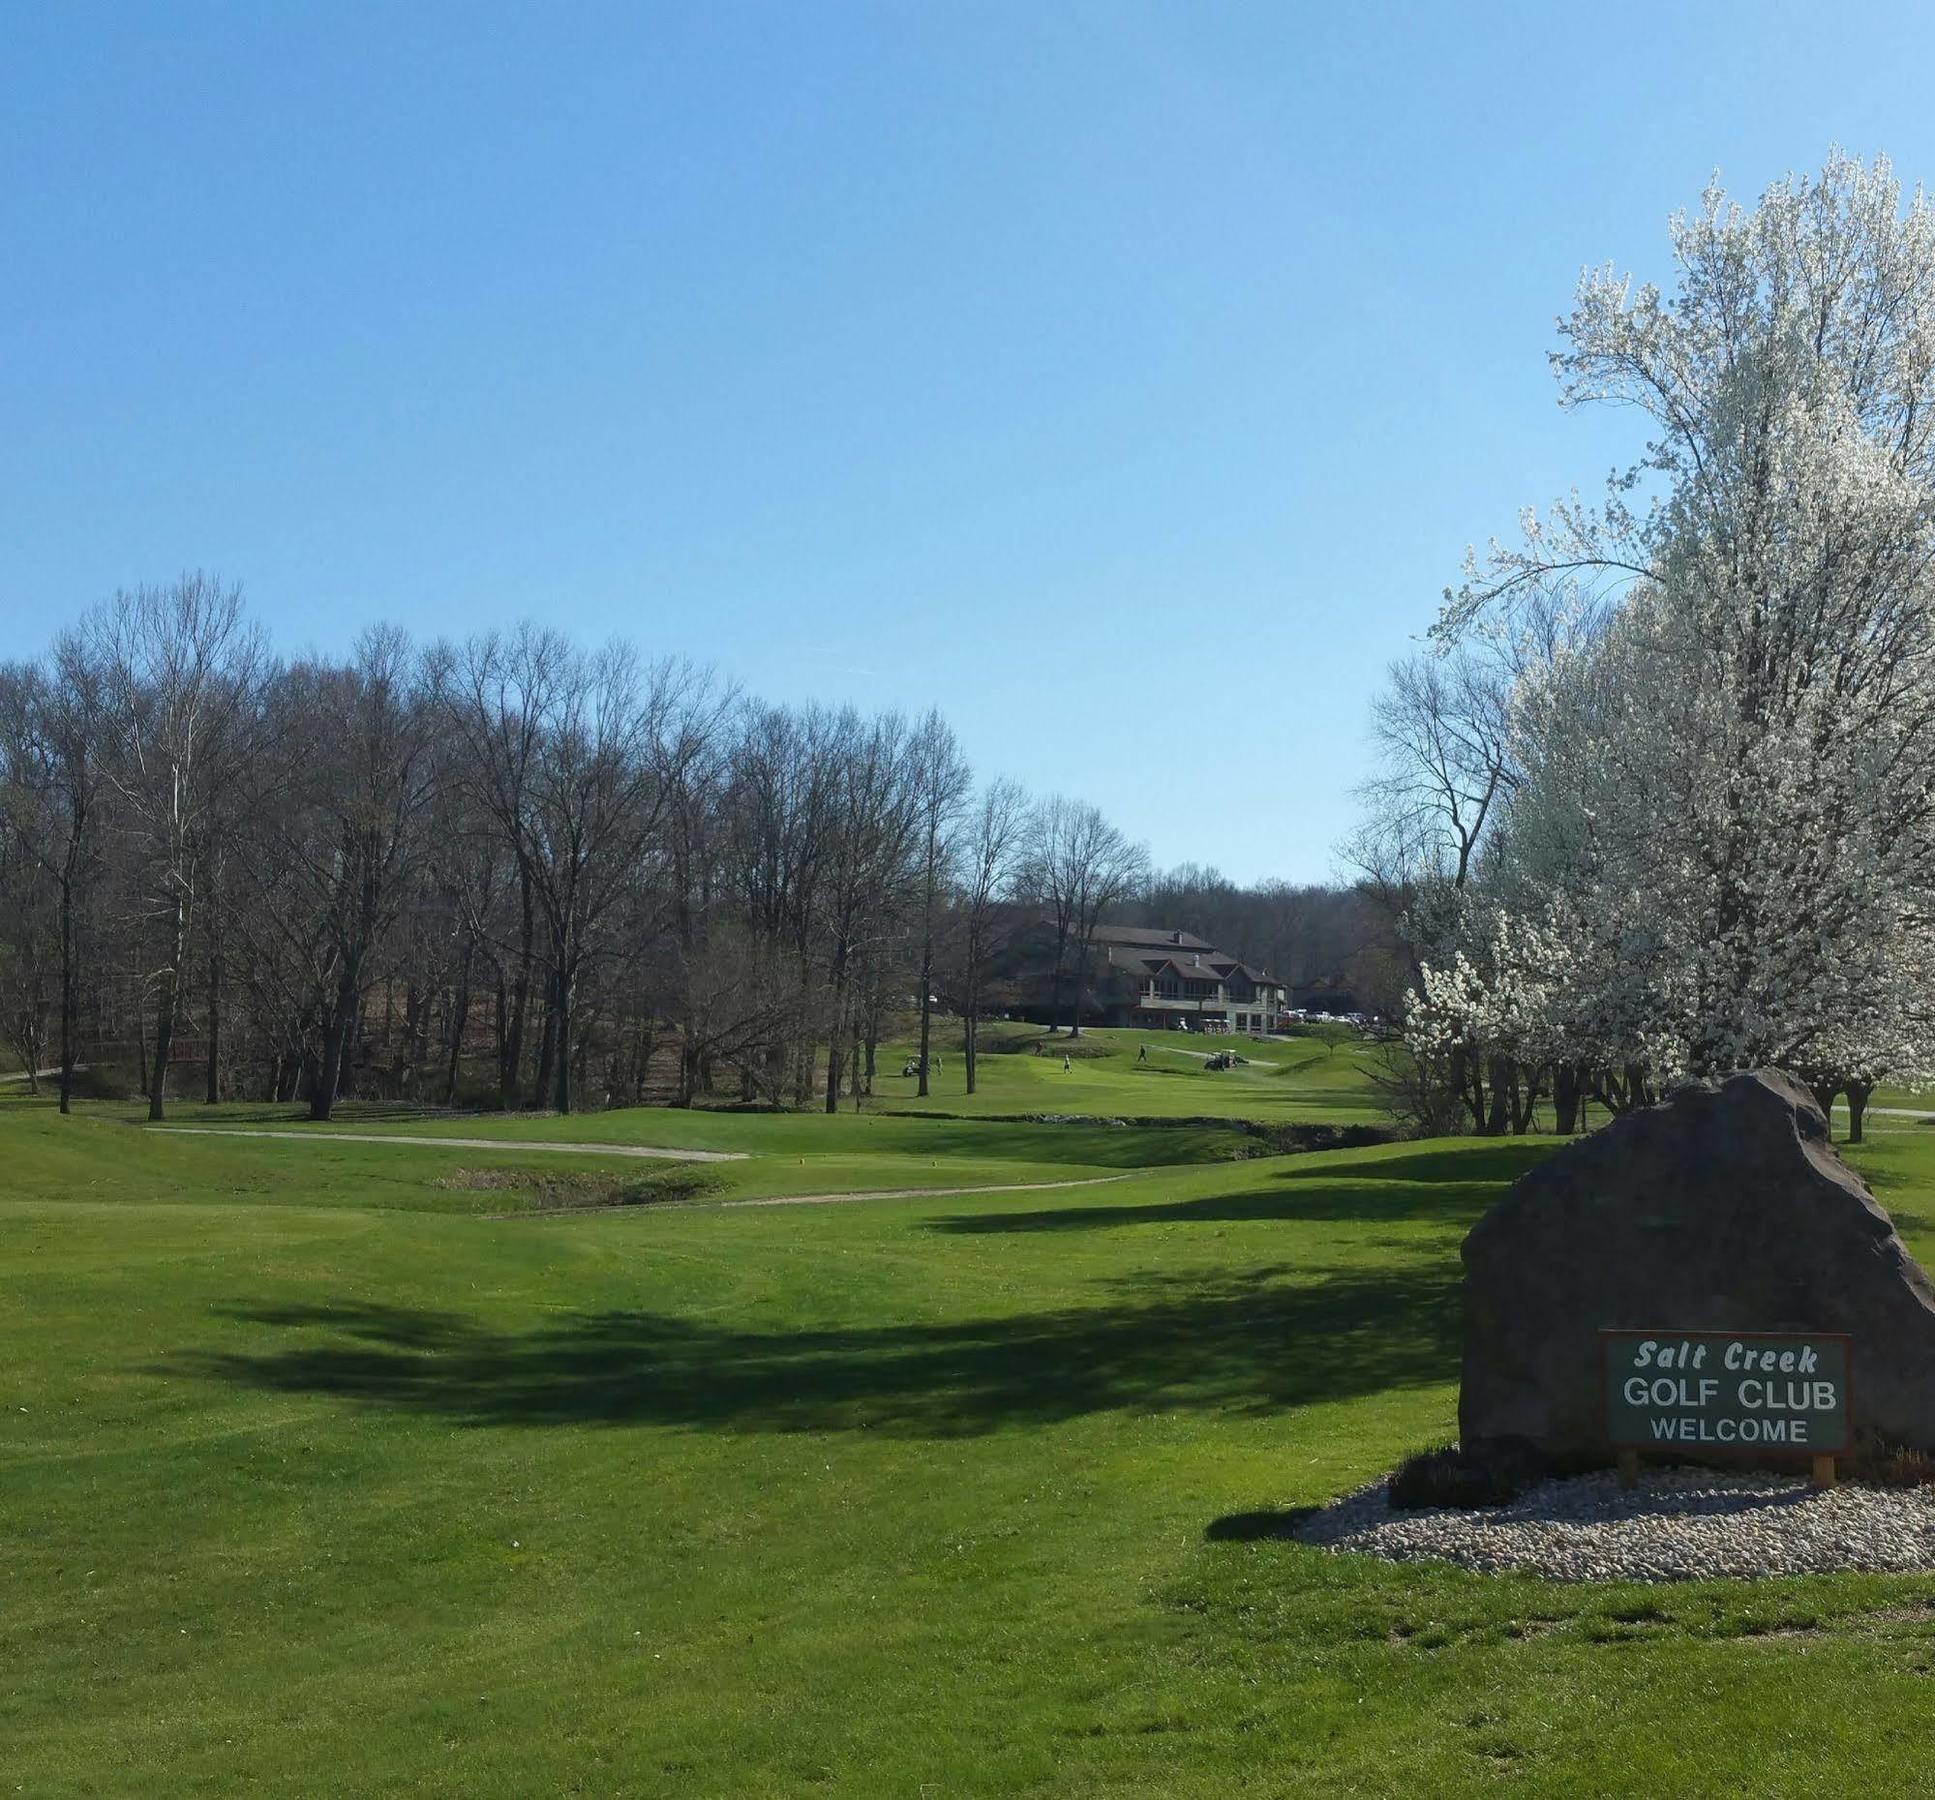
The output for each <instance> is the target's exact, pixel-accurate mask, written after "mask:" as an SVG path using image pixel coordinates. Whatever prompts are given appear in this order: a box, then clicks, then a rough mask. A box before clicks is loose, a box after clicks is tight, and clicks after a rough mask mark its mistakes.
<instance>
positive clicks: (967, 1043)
mask: <svg viewBox="0 0 1935 1800" xmlns="http://www.w3.org/2000/svg"><path fill="white" fill-rule="evenodd" d="M979 1022H980V1021H979V1019H978V1017H977V1015H976V1011H975V1006H974V1002H973V1001H971V1000H970V1001H969V1002H968V1005H967V1016H966V1017H965V1018H964V1019H963V1020H962V1021H961V1056H962V1060H963V1061H964V1062H965V1063H966V1064H967V1091H968V1092H969V1093H970V1094H971V1093H973V1092H974V1058H975V1053H976V1051H977V1050H978V1049H979V1048H980V1046H979V1044H978V1042H977V1039H978V1038H979V1036H980V1034H979V1032H977V1031H976V1030H975V1027H976V1025H977V1024H978V1023H979Z"/></svg>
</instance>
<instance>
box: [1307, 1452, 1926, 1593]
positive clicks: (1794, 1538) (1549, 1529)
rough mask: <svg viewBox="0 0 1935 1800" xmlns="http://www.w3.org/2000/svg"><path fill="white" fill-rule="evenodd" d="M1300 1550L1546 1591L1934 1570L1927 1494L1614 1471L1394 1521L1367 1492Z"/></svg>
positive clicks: (1380, 1494)
mask: <svg viewBox="0 0 1935 1800" xmlns="http://www.w3.org/2000/svg"><path fill="white" fill-rule="evenodd" d="M1297 1536H1298V1537H1300V1538H1301V1539H1303V1541H1304V1542H1305V1543H1309V1544H1316V1545H1319V1546H1321V1547H1322V1548H1324V1549H1326V1550H1333V1551H1334V1550H1356V1551H1362V1552H1365V1553H1366V1554H1368V1555H1371V1556H1379V1557H1382V1558H1384V1559H1385V1560H1386V1561H1387V1562H1415V1561H1419V1560H1421V1559H1425V1558H1435V1559H1438V1560H1441V1561H1445V1562H1453V1563H1458V1564H1461V1565H1462V1566H1463V1567H1465V1568H1467V1569H1477V1570H1480V1571H1482V1572H1484V1573H1487V1574H1502V1573H1505V1572H1506V1571H1518V1572H1522V1573H1524V1574H1528V1575H1544V1576H1547V1577H1549V1578H1550V1579H1552V1580H1555V1581H1697V1580H1704V1579H1708V1578H1711V1577H1714V1576H1756V1575H1820V1574H1827V1573H1831V1572H1832V1571H1835V1570H1840V1569H1865V1570H1869V1571H1874V1572H1879V1573H1889V1572H1898V1571H1902V1570H1910V1569H1935V1491H1931V1490H1930V1489H1927V1488H1861V1487H1836V1488H1829V1489H1825V1490H1816V1489H1815V1488H1812V1487H1810V1486H1809V1485H1808V1483H1807V1482H1805V1481H1803V1480H1799V1479H1796V1478H1793V1477H1789V1476H1782V1475H1773V1474H1768V1473H1764V1472H1760V1471H1755V1472H1751V1473H1744V1474H1737V1475H1736V1474H1729V1473H1727V1472H1725V1471H1722V1470H1715V1469H1692V1468H1686V1469H1649V1470H1646V1471H1644V1472H1642V1474H1641V1476H1640V1479H1639V1485H1638V1486H1637V1487H1634V1488H1630V1489H1628V1488H1622V1487H1621V1486H1620V1485H1619V1477H1618V1476H1617V1474H1615V1473H1614V1472H1613V1471H1611V1470H1606V1471H1603V1472H1601V1473H1598V1474H1592V1475H1578V1476H1573V1477H1570V1478H1567V1479H1564V1480H1553V1481H1542V1482H1540V1483H1539V1484H1538V1485H1537V1486H1536V1487H1531V1488H1527V1489H1526V1491H1525V1492H1524V1493H1523V1494H1521V1495H1520V1496H1519V1497H1518V1498H1517V1499H1516V1500H1514V1501H1513V1502H1512V1503H1511V1504H1510V1505H1509V1506H1488V1507H1479V1508H1475V1509H1473V1510H1471V1511H1468V1512H1467V1511H1453V1510H1450V1509H1446V1508H1436V1507H1432V1508H1423V1509H1420V1510H1418V1511H1415V1512H1399V1511H1395V1510H1393V1508H1392V1507H1391V1505H1390V1503H1389V1501H1388V1500H1387V1499H1386V1497H1385V1483H1384V1482H1382V1481H1376V1482H1373V1483H1372V1484H1371V1485H1370V1486H1369V1487H1366V1488H1360V1489H1359V1490H1358V1491H1357V1492H1356V1493H1354V1494H1346V1495H1345V1496H1344V1497H1343V1498H1342V1499H1341V1500H1336V1501H1333V1502H1332V1503H1331V1504H1330V1505H1329V1506H1326V1507H1324V1508H1323V1509H1322V1510H1321V1511H1319V1512H1317V1513H1315V1514H1313V1515H1312V1516H1311V1517H1310V1518H1309V1519H1307V1520H1305V1521H1304V1523H1303V1524H1302V1525H1301V1526H1300V1527H1299V1528H1298V1530H1297Z"/></svg>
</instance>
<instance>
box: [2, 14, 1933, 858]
mask: <svg viewBox="0 0 1935 1800" xmlns="http://www.w3.org/2000/svg"><path fill="white" fill-rule="evenodd" d="M1931 52H1935V14H1930V13H1929V12H1927V11H1926V10H1924V9H1920V8H1915V7H1903V8H1900V9H1898V10H1896V9H1888V8H1861V7H1857V8H1839V7H1837V8H1834V9H1828V8H1825V7H1813V8H1802V7H1786V6H1780V5H1752V6H1726V5H1709V4H1703V5H1701V6H1698V7H1689V6H1646V5H1639V6H1628V7H1622V8H1606V7H1591V8H1579V9H1570V10H1569V11H1568V12H1567V13H1565V14H1562V13H1561V12H1560V10H1559V9H1556V8H1551V7H1546V6H1536V7H1534V6H1527V7H1476V8H1456V9H1454V8H1451V7H1424V6H1420V7H1377V6H1350V7H1343V6H1335V5H1323V6H1312V7H1297V6H1290V5H1281V4H1278V5H1254V6H1236V5H1227V6H1218V5H1207V4H1194V5H1183V4H1176V5H1170V6H1143V5H1135V4H1129V3H1127V0H1121V3H1117V4H1109V5H1079V4H1078V5H1055V6H1042V5H1039V4H1034V3H1028V4H1015V5H972V4H947V3H945V0H931V3H915V0H900V3H897V4H882V5H878V6H863V5H832V4H828V5H811V4H806V3H804V0H792V3H790V4H780V5H773V6H742V5H735V4H731V3H730V0H725V3H721V0H704V3H699V0H694V3H693V4H689V5H680V6H653V5H647V4H642V3H638V4H628V5H616V6H593V5H569V4H566V5H556V6H549V5H546V6H535V5H530V4H528V3H527V4H518V5H495V4H487V3H486V0H467V3H466V4H461V5H437V4H430V3H426V0H413V3H412V4H410V5H407V6H406V5H380V6H360V5H353V4H349V3H347V0H337V3H332V4H326V5H316V6H300V7H299V6H292V5H276V4H272V3H270V0H253V3H251V4H238V5H232V6H224V5H214V4H207V5H201V4H196V5H189V4H183V5H177V6H169V7H158V6H144V5H141V4H138V3H136V0H115V3H114V4H111V5H104V6H98V7H90V6H88V5H84V4H80V3H79V0H63V3H62V4H60V5H56V6H35V5H31V4H29V3H28V0H5V3H0V80H3V81H4V88H3V89H0V91H3V92H4V94H5V101H4V104H3V105H0V157H3V158H4V162H3V163H0V170H3V173H0V246H3V247H4V251H3V253H0V655H23V654H29V653H32V652H34V651H35V650H37V649H38V648H40V647H41V646H42V645H43V644H44V643H45V641H46V640H47V638H48V636H49V635H50V634H51V632H52V631H53V630H54V629H55V628H56V627H58V626H59V625H61V624H62V623H64V622H66V621H67V620H69V619H71V618H73V617H74V616H76V615H78V613H79V612H80V611H82V610H83V609H84V608H85V607H86V606H87V605H89V604H90V603H92V602H93V601H95V600H97V599H98V598H100V597H102V596H103V595H105V594H108V593H110V592H112V590H113V589H115V588H116V587H117V586H128V585H133V584H136V583H138V582H141V581H144V580H159V579H166V578H167V577H169V576H171V575H172V574H174V573H176V572H178V571H180V570H182V569H184V568H190V567H202V568H209V569H213V570H218V571H220V572H222V573H224V574H227V575H231V576H233V577H235V578H238V579H240V580H241V581H243V582H244V583H245V585H246V587H247V589H248V592H249V594H250V596H251V600H252V602H253V604H254V607H255V609H256V611H257V613H258V614H259V616H261V617H262V618H263V619H264V620H265V621H266V622H267V624H268V625H269V627H270V630H271V632H272V633H273V635H274V637H275V639H276V641H277V642H278V643H279V644H280V645H281V646H282V647H284V648H290V649H293V648H298V647H304V646H310V645H314V646H319V647H322V648H325V649H332V648H340V647H342V646H343V645H345V644H346V643H347V642H348V641H349V640H350V639H351V638H352V637H353V636H354V634H355V632H356V631H357V629H358V628H359V627H360V626H362V625H363V624H365V623H367V622H369V621H371V620H375V619H380V618H390V619H396V620H399V621H401V622H403V623H404V624H406V625H408V626H409V627H410V628H411V629H412V630H413V631H415V632H416V633H417V634H418V635H420V636H426V637H427V636H435V635H439V634H462V633H464V632H468V631H471V630H476V629H479V628H481V627H484V626H488V625H493V624H509V623H512V622H514V621H515V620H517V619H519V618H521V617H525V616H532V617H537V618H541V619H544V620H546V621H549V622H554V623H558V624H561V625H565V626H568V627H569V628H570V629H571V630H573V631H574V632H576V633H578V634H579V635H581V636H583V637H585V638H587V639H598V638H603V637H605V636H608V635H611V634H614V633H617V634H623V635H626V636H629V637H631V638H633V639H635V640H636V641H637V642H638V643H639V644H640V645H641V646H643V647H644V648H646V649H647V650H649V651H652V652H655V653H658V652H675V653H680V654H685V655H689V656H692V657H694V658H697V659H699V660H702V661H708V662H711V663H714V664H716V665H717V666H718V668H719V669H720V670H721V671H722V673H725V674H727V675H729V676H731V677H733V678H734V679H736V680H738V681H739V682H741V683H743V684H744V685H745V686H746V687H747V688H748V689H750V690H752V691H754V692H757V693H760V694H763V695H766V696H769V697H772V698H776V699H786V700H807V699H822V700H829V701H837V700H853V701H856V702H858V703H861V704H863V705H895V706H901V707H905V708H909V709H915V708H921V707H925V706H927V705H929V704H939V705H940V706H941V707H943V708H944V710H945V711H946V712H947V714H948V715H949V717H950V718H951V719H952V720H953V721H954V722H955V724H956V726H957V728H958V729H959V731H960V733H961V735H962V737H963V739H964V741H965V743H966V745H967V747H968V749H969V752H970V754H971V755H972V757H973V759H974V761H975V763H976V765H977V767H978V768H980V769H982V770H983V771H986V772H990V773H993V772H1004V773H1009V774H1013V775H1016V776H1018V777H1020V778H1021V779H1023V780H1024V781H1026V782H1028V783H1029V784H1030V785H1031V786H1033V787H1035V788H1037V789H1043V790H1046V789H1051V788H1054V789H1060V790H1063V791H1066V792H1069V793H1073V794H1077V795H1080V796H1083V797H1085V798H1089V799H1093V800H1095V801H1097V802H1099V803H1100V804H1101V805H1103V806H1104V807H1105V808H1107V809H1108V810H1109V811H1110V812H1111V814H1112V815H1113V816H1115V817H1116V818H1117V819H1118V820H1119V821H1120V822H1121V823H1122V824H1123V825H1124V826H1125V827H1126V828H1127V829H1129V830H1130V831H1131V832H1132V833H1134V834H1135V835H1137V836H1138V837H1141V838H1143V839H1144V840H1146V841H1147V843H1148V844H1149V846H1150V849H1151V852H1152V854H1153V855H1154V856H1155V857H1156V859H1157V860H1158V861H1159V862H1162V863H1173V862H1177V861H1181V860H1184V859H1195V860H1202V861H1212V862H1216V863H1219V864H1220V865H1222V866H1223V867H1224V868H1225V869H1226V870H1227V871H1228V872H1229V873H1231V874H1233V875H1235V876H1238V877H1240V878H1245V879H1250V878H1258V877H1264V876H1273V875H1281V876H1285V877H1289V878H1292V879H1311V878H1319V877H1322V876H1324V875H1326V874H1328V873H1330V872H1331V871H1332V869H1333V867H1334V860H1333V847H1334V845H1335V844H1336V842H1337V840H1338V839H1339V837H1340V836H1341V835H1342V834H1343V833H1344V832H1345V831H1346V830H1347V828H1348V826H1349V823H1350V819H1351V815H1352V802H1351V798H1350V793H1349V789H1350V786H1351V784H1352V783H1353V782H1354V781H1356V780H1357V779H1359V778H1360V777H1361V775H1362V773H1363V770H1364V758H1365V728H1364V719H1365V706H1366V701H1367V699H1368V697H1369V695H1370V693H1371V692H1372V691H1373V690H1374V689H1375V687H1376V686H1377V683H1378V681H1379V678H1380V673H1381V671H1382V669H1383V667H1384V666H1385V664H1386V663H1387V662H1388V661H1389V660H1390V659H1391V658H1392V657H1393V656H1395V655H1398V654H1400V653H1402V652H1403V651H1404V650H1405V648H1406V646H1407V641H1408V640H1409V639H1410V638H1412V637H1414V636H1415V635H1416V634H1417V633H1419V632H1421V631H1422V630H1423V628H1424V627H1425V626H1426V625H1427V624H1428V623H1429V622H1430V619H1431V617H1432V614H1433V610H1434V608H1435V605H1436V597H1437V595H1438V593H1439V591H1440V590H1441V588H1442V587H1443V585H1444V584H1445V582H1446V581H1447V580H1448V579H1451V578H1452V577H1453V576H1454V575H1455V573H1456V569H1457V564H1458V559H1459V556H1460V554H1461V551H1462V548H1463V546H1464V545H1465V543H1466V542H1467V541H1469V540H1472V539H1474V538H1478V539H1482V538H1483V537H1485V536H1486V535H1488V534H1489V533H1491V532H1492V531H1494V530H1498V531H1505V530H1508V529H1509V528H1510V526H1511V524H1512V521H1513V520H1514V518H1515V517H1516V514H1517V511H1518V508H1519V507H1520V506H1521V505H1522V504H1524V503H1526V502H1530V501H1543V500H1545V499H1547V498H1549V497H1550V496H1551V495H1552V494H1553V493H1555V492H1558V491H1561V490H1563V489H1564V488H1566V487H1568V486H1571V485H1573V484H1575V483H1577V484H1583V485H1587V486H1590V485H1593V484H1594V483H1596V482H1597V480H1598V478H1599V477H1600V475H1601V474H1602V473H1603V472H1604V471H1605V469H1606V468H1607V467H1608V466H1609V465H1610V464H1611V463H1612V462H1614V461H1615V460H1618V459H1619V458H1620V457H1621V456H1622V455H1623V454H1624V453H1625V452H1626V450H1627V449H1628V448H1629V447H1630V445H1631V441H1632V423H1631V421H1630V420H1628V419H1625V418H1622V417H1619V416H1612V415H1600V416H1596V417H1595V416H1586V415H1570V416H1568V415H1564V414H1561V413H1560V412H1559V410H1558V408H1557V405H1556V402H1555V398H1554V389H1553V386H1552V382H1551V379H1550V376H1549V374H1548V372H1547V369H1546V365H1545V353H1546V351H1547V350H1548V349H1549V348H1550V347H1551V346H1552V344H1553V342H1554V334H1553V320H1554V317H1555V315H1556V314H1557V313H1558V312H1559V311H1561V310H1562V309H1563V307H1564V306H1565V303H1566V301H1567V298H1568V296H1569V294H1570V292H1571V289H1572V285H1573V283H1574V281H1575V279H1576V277H1577V274H1578V271H1579V269H1580V267H1581V265H1583V264H1587V263H1598V262H1603V261H1607V260H1613V261H1617V262H1619V263H1621V264H1622V265H1625V266H1630V267H1633V268H1636V269H1637V270H1639V271H1640V272H1641V273H1644V274H1653V275H1664V274H1666V272H1667V271H1666V266H1665V255H1664V245H1665V236H1664V221H1665V218H1666V215H1667V214H1668V213H1669V212H1670V211H1671V210H1672V209H1673V208H1675V207H1676V206H1681V205H1690V204H1692V203H1693V202H1694V201H1695V200H1696V199H1697V197H1698V194H1699V191H1700V188H1701V186H1702V184H1703V182H1704V180H1705V178H1706V177H1707V175H1708V174H1709V172H1710V171H1712V170H1713V169H1715V168H1716V167H1717V168H1719V169H1721V170H1722V171H1723V172H1724V173H1725V175H1726V177H1727V179H1728V181H1729V183H1730V184H1731V185H1732V186H1734V187H1735V188H1736V189H1737V190H1739V191H1741V192H1743V193H1747V194H1752V193H1755V192H1757V191H1758V190H1759V189H1760V188H1761V187H1762V186H1763V185H1764V184H1765V183H1766V182H1767V181H1768V180H1770V179H1771V178H1773V177H1774V176H1776V175H1778V174H1780V173H1781V172H1782V171H1784V170H1786V169H1788V168H1790V167H1813V166H1816V165H1818V163H1819V161H1820V159H1821V157H1822V155H1823V153H1824V152H1825V150H1826V149H1827V147H1828V145H1829V144H1830V143H1832V142H1840V143H1842V144H1844V145H1845V146H1846V147H1847V148H1848V149H1850V150H1852V151H1856V152H1858V153H1861V154H1870V153H1872V152H1873V151H1875V150H1877V149H1882V150H1886V151H1888V152H1889V153H1890V154H1891V155H1893V157H1894V158H1895V160H1896V163H1897V165H1898V167H1899V168H1900V170H1901V172H1902V173H1903V174H1904V175H1905V176H1906V177H1908V178H1909V179H1910V180H1913V179H1917V178H1921V177H1928V178H1929V179H1931V180H1935V108H1931V107H1930V106H1929V104H1928V100H1927V86H1926V70H1927V68H1928V66H1929V59H1930V55H1931Z"/></svg>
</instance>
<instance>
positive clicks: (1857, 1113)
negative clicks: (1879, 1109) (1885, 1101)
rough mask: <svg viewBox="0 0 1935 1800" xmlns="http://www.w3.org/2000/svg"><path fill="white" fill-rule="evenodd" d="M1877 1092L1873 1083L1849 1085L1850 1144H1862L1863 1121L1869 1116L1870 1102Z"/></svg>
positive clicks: (1856, 1082)
mask: <svg viewBox="0 0 1935 1800" xmlns="http://www.w3.org/2000/svg"><path fill="white" fill-rule="evenodd" d="M1874 1091H1875V1084H1874V1083H1873V1082H1872V1081H1850V1082H1849V1083H1848V1084H1847V1089H1846V1092H1847V1096H1848V1142H1849V1143H1851V1144H1858V1143H1860V1142H1861V1127H1862V1121H1863V1120H1864V1119H1866V1117H1867V1116H1868V1100H1869V1097H1870V1096H1871V1095H1872V1094H1873V1093H1874Z"/></svg>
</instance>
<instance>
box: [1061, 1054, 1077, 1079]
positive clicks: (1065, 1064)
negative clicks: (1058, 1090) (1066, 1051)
mask: <svg viewBox="0 0 1935 1800" xmlns="http://www.w3.org/2000/svg"><path fill="white" fill-rule="evenodd" d="M1062 1073H1063V1074H1064V1075H1073V1074H1074V1073H1075V1065H1074V1064H1073V1063H1072V1062H1070V1061H1069V1060H1068V1058H1067V1057H1066V1056H1064V1057H1063V1058H1062Z"/></svg>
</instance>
